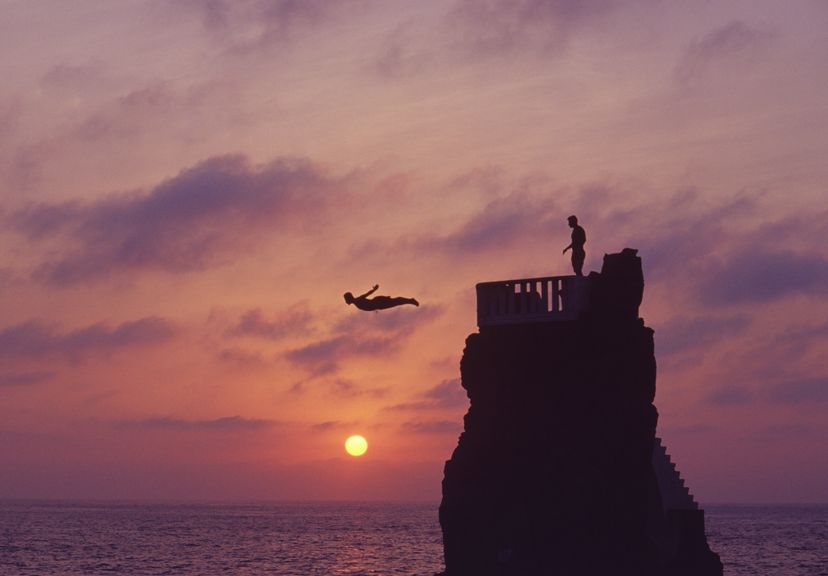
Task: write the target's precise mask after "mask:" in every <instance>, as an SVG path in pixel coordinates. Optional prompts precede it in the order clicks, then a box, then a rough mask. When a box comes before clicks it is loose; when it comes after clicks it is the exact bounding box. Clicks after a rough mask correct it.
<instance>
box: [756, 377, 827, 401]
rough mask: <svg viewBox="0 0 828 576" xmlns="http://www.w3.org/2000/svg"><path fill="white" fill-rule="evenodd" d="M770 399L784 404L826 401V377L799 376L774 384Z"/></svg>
mask: <svg viewBox="0 0 828 576" xmlns="http://www.w3.org/2000/svg"><path fill="white" fill-rule="evenodd" d="M770 399H771V400H773V401H775V402H784V403H786V404H809V403H813V402H828V378H825V377H822V378H800V379H793V380H785V381H783V382H780V383H778V384H775V385H774V386H773V387H772V388H771V391H770Z"/></svg>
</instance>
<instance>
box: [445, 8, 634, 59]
mask: <svg viewBox="0 0 828 576" xmlns="http://www.w3.org/2000/svg"><path fill="white" fill-rule="evenodd" d="M622 5H623V2H620V1H618V0H588V1H579V0H459V1H458V2H457V3H456V4H455V5H454V8H453V9H452V11H451V13H450V16H449V24H450V25H451V26H452V27H453V28H454V29H455V30H457V31H458V32H459V33H458V34H457V35H458V36H459V38H460V39H461V40H460V42H461V45H463V46H465V47H466V49H467V50H468V52H469V54H474V55H476V56H477V57H481V56H497V55H503V54H509V53H511V52H514V51H515V50H520V49H532V50H538V51H540V52H541V53H544V54H548V53H549V52H552V51H557V50H560V49H562V48H563V47H564V46H566V43H567V41H568V40H569V38H570V36H571V35H572V34H573V33H574V32H575V31H576V30H579V29H581V28H583V27H585V26H587V25H589V24H591V23H593V22H595V21H596V20H598V19H600V18H602V17H604V16H605V15H606V14H608V13H609V12H611V11H612V10H614V9H616V8H617V7H619V6H622Z"/></svg>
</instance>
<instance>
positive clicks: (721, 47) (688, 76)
mask: <svg viewBox="0 0 828 576" xmlns="http://www.w3.org/2000/svg"><path fill="white" fill-rule="evenodd" d="M773 36H774V35H773V33H771V32H770V31H768V30H766V29H763V28H758V27H754V26H751V25H750V24H747V23H745V22H742V21H740V20H732V21H730V22H728V23H727V24H724V25H723V26H720V27H718V28H716V29H714V30H711V31H710V32H708V33H707V34H706V35H704V36H703V37H702V38H700V39H698V40H695V41H694V42H692V43H691V44H690V45H689V46H688V47H687V49H686V50H685V51H684V53H683V54H682V56H681V58H680V60H679V62H678V64H676V69H675V75H676V78H677V79H678V81H679V82H680V83H682V84H684V85H686V84H689V83H691V82H692V81H694V80H697V79H699V78H700V77H702V76H703V75H704V74H705V73H707V72H708V70H710V68H711V67H713V66H715V65H716V64H717V63H722V62H728V61H733V60H735V59H738V60H739V61H740V62H742V63H744V62H746V61H748V60H750V59H751V58H752V57H756V56H758V55H759V54H760V53H761V52H762V51H763V50H765V49H766V48H767V47H768V46H769V45H770V43H771V41H772V40H773Z"/></svg>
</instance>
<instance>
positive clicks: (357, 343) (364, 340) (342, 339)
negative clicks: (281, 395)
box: [285, 334, 402, 374]
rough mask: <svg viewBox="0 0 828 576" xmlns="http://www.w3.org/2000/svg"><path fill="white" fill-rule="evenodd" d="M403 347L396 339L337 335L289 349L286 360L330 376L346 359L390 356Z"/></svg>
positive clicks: (316, 372) (315, 372)
mask: <svg viewBox="0 0 828 576" xmlns="http://www.w3.org/2000/svg"><path fill="white" fill-rule="evenodd" d="M401 344H402V343H401V342H400V341H398V340H397V339H395V338H393V337H383V336H379V337H364V336H358V335H355V334H354V335H348V336H337V337H335V338H329V339H327V340H320V341H317V342H313V343H311V344H308V345H306V346H302V347H301V348H296V349H293V350H290V351H288V352H287V353H285V358H287V359H288V360H289V361H290V362H292V363H294V364H296V365H299V366H302V367H304V368H307V369H309V370H310V371H311V372H313V373H314V374H328V373H331V372H334V371H335V370H337V368H338V367H339V362H340V361H342V360H344V359H346V358H353V357H356V356H374V355H377V354H390V353H392V352H395V351H397V350H398V349H399V348H400V346H401Z"/></svg>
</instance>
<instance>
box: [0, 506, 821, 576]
mask: <svg viewBox="0 0 828 576" xmlns="http://www.w3.org/2000/svg"><path fill="white" fill-rule="evenodd" d="M706 515H707V532H708V540H709V542H710V545H711V547H712V548H713V549H714V550H715V551H717V552H718V553H719V554H720V555H721V557H722V561H723V562H724V564H725V574H726V575H728V576H737V575H739V576H741V575H751V576H756V575H762V576H775V575H779V576H828V506H727V505H718V506H708V507H707V508H706ZM442 552H443V548H442V541H441V535H440V527H439V525H438V522H437V504H434V503H429V504H423V503H382V504H380V503H363V504H360V503H310V504H309V503H279V504H255V505H254V504H249V505H244V504H228V505H219V504H201V505H195V504H178V505H175V504H157V505H152V504H131V503H91V502H2V503H0V575H2V576H6V575H14V576H24V575H30V574H31V575H38V576H43V575H73V574H85V575H97V574H125V575H130V576H131V575H144V574H146V575H150V574H152V575H176V574H187V575H190V574H192V575H199V576H212V575H217V574H222V575H226V574H236V575H247V574H250V575H252V574H277V575H280V576H293V575H296V576H300V575H301V576H313V575H319V576H329V575H361V574H366V575H367V574H379V575H393V574H405V575H426V576H432V575H433V574H435V573H437V572H440V571H441V570H442V569H443V561H442Z"/></svg>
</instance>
